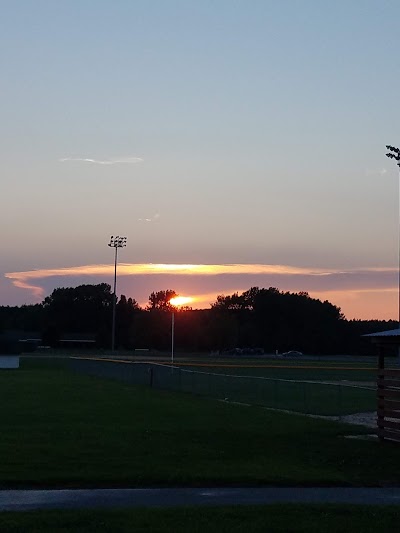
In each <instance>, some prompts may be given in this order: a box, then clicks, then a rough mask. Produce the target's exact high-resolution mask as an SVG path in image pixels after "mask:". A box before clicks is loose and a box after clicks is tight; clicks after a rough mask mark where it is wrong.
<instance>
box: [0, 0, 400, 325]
mask: <svg viewBox="0 0 400 533" xmlns="http://www.w3.org/2000/svg"><path fill="white" fill-rule="evenodd" d="M1 8H2V9H1V12H2V16H1V21H0V25H1V31H0V49H1V52H0V53H1V69H0V76H1V96H0V117H1V120H0V136H1V143H0V154H1V185H2V187H1V192H2V194H1V195H0V222H1V225H0V227H1V229H0V231H1V241H2V254H1V260H0V305H21V304H24V303H35V302H40V301H42V299H43V298H44V297H45V296H46V295H48V294H50V293H51V291H52V290H53V289H54V288H55V287H60V286H64V287H66V286H75V285H78V284H81V283H99V282H107V283H110V284H112V283H113V268H114V266H113V261H114V256H113V250H112V249H110V248H109V247H108V246H107V244H108V242H109V239H110V236H111V235H123V236H127V238H128V242H127V247H126V248H124V249H122V250H120V253H119V260H120V266H119V276H118V291H117V292H118V294H121V293H123V294H126V296H131V297H133V298H136V299H137V300H138V301H139V302H140V303H141V304H145V303H146V301H147V298H148V295H149V294H150V292H152V291H157V290H163V289H173V290H175V291H176V292H177V293H179V294H181V295H182V296H192V297H193V298H194V300H193V304H192V305H193V307H208V306H209V305H210V303H211V302H213V301H215V298H216V295H217V294H232V293H233V292H235V291H239V292H242V291H244V290H246V289H248V288H250V287H251V286H259V287H270V286H274V287H277V288H279V289H281V290H285V291H286V290H290V291H308V292H309V293H310V295H311V296H313V297H317V298H321V299H324V300H325V299H328V300H329V301H331V302H332V303H334V304H335V305H338V306H339V307H341V308H342V311H343V312H344V313H345V315H346V317H347V318H384V319H388V318H393V319H397V318H398V264H399V255H398V241H399V174H398V168H397V167H396V165H395V163H394V162H393V161H391V160H389V159H387V158H386V157H385V153H386V149H385V145H386V144H393V145H395V146H399V145H400V120H399V119H400V116H399V115H400V106H399V105H397V99H398V95H399V88H400V66H399V60H398V58H397V55H398V54H397V52H398V50H399V45H400V34H399V31H398V21H399V20H400V3H399V2H398V1H397V0H389V1H385V0H380V1H378V0H376V1H371V0H353V1H351V2H348V1H342V0H338V1H336V2H327V1H324V0H322V1H321V0H315V1H312V0H303V1H295V0H292V1H288V0H279V1H275V0H274V1H272V0H251V1H249V0H236V1H233V0H215V1H211V0H202V1H199V2H188V1H185V0H180V1H178V0H158V1H157V0H154V1H153V0H142V1H135V0H119V1H118V0H116V1H111V0H107V1H106V0H68V1H66V0H65V1H64V0H58V1H57V2H54V1H51V0H31V1H29V0H17V1H15V2H1Z"/></svg>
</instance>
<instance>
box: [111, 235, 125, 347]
mask: <svg viewBox="0 0 400 533" xmlns="http://www.w3.org/2000/svg"><path fill="white" fill-rule="evenodd" d="M126 240H127V238H126V237H120V236H119V235H117V236H116V237H114V236H113V235H111V238H110V242H109V243H108V246H110V248H114V249H115V260H114V294H113V316H112V330H111V352H112V353H114V349H115V312H116V304H117V262H118V248H125V246H126Z"/></svg>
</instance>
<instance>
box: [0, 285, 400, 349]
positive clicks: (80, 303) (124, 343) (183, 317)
mask: <svg viewBox="0 0 400 533" xmlns="http://www.w3.org/2000/svg"><path fill="white" fill-rule="evenodd" d="M175 296H177V294H176V292H175V291H174V290H170V289H168V290H163V291H157V292H152V293H151V294H150V295H149V299H148V304H147V305H146V306H145V307H144V308H142V307H140V306H139V304H138V302H137V301H136V300H135V299H134V298H127V297H126V296H125V295H121V297H120V298H119V299H118V301H116V346H117V347H118V348H119V349H125V350H133V349H153V350H162V351H165V350H168V349H169V348H170V345H171V312H172V311H173V312H174V315H175V321H174V322H175V326H174V331H175V346H176V350H177V351H191V352H195V351H219V352H220V353H224V352H227V353H229V352H232V350H235V349H239V348H240V349H243V350H244V351H246V350H248V351H252V350H253V351H255V350H256V351H258V352H262V351H263V352H265V353H276V352H279V353H282V352H285V351H289V350H298V351H301V352H303V353H306V354H320V355H324V354H326V355H329V354H359V355H363V354H375V348H374V347H373V346H372V345H371V343H370V342H369V341H367V340H366V339H363V338H362V335H363V334H365V333H371V332H374V331H383V330H386V329H393V328H395V327H397V323H396V322H394V321H382V320H368V321H365V320H347V319H346V318H345V316H344V315H343V313H342V312H341V310H340V308H339V307H337V306H335V305H333V304H332V303H330V302H329V301H327V300H325V301H321V300H318V299H315V298H311V297H310V296H309V294H308V293H306V292H299V293H291V292H283V291H280V290H279V289H277V288H275V287H269V288H268V289H266V288H259V287H251V288H250V289H249V290H247V291H245V292H243V293H241V294H239V293H234V294H231V295H228V296H226V295H220V296H218V297H217V299H216V301H215V302H214V303H213V304H212V305H211V307H210V308H209V309H201V310H197V309H196V310H193V309H191V308H190V307H187V306H186V307H183V308H175V307H174V306H173V305H171V303H170V300H171V299H172V298H174V297H175ZM113 298H114V296H113V293H112V292H111V286H110V285H109V284H107V283H101V284H98V285H80V286H78V287H66V288H65V287H63V288H57V289H55V290H54V291H53V292H52V293H51V294H50V295H49V296H47V297H46V298H45V299H44V300H43V302H42V303H40V304H35V305H22V306H20V307H9V306H2V307H0V343H1V338H2V337H3V339H4V336H6V333H7V332H10V331H18V332H21V331H26V332H28V331H32V332H33V331H34V332H37V333H38V334H39V335H40V338H41V343H42V344H44V345H48V346H52V347H57V346H59V345H60V341H61V340H62V339H63V338H65V336H66V335H68V334H69V335H71V334H75V335H76V336H80V337H82V336H83V337H84V336H90V337H91V338H93V339H94V340H95V346H96V347H97V348H104V349H108V348H109V347H110V342H111V324H112V312H113V303H114V300H113ZM1 334H3V335H1Z"/></svg>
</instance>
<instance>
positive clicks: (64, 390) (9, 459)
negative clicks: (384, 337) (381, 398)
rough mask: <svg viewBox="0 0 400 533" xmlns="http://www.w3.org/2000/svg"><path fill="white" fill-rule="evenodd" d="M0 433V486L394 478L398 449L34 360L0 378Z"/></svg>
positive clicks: (320, 425) (316, 424)
mask: <svg viewBox="0 0 400 533" xmlns="http://www.w3.org/2000/svg"><path fill="white" fill-rule="evenodd" d="M58 364H59V365H60V364H61V363H58ZM0 425H1V428H2V437H1V439H0V480H1V481H0V484H1V486H2V487H3V488H4V487H29V486H35V487H37V486H48V487H83V486H87V487H89V486H168V485H191V486H200V485H202V486H206V485H261V484H263V485H265V484H269V485H275V484H276V485H282V486H283V485H304V486H307V485H386V484H393V483H395V484H398V483H399V482H400V461H399V459H400V448H399V447H398V446H396V445H395V444H391V443H385V444H384V445H382V444H379V443H377V442H371V441H361V440H354V439H345V438H343V437H344V435H349V434H357V433H362V432H363V430H362V429H360V428H359V427H355V426H347V425H344V424H339V423H334V422H327V421H322V420H316V419H311V418H308V417H304V416H298V415H288V414H278V413H274V412H271V411H267V410H265V409H263V408H257V407H254V408H253V407H251V408H250V407H244V406H239V405H232V404H229V403H224V402H219V401H216V400H211V399H202V398H199V397H195V396H192V395H187V394H182V393H170V392H166V391H165V392H164V391H156V390H154V389H150V388H148V387H134V386H130V385H125V384H122V383H119V382H116V381H112V380H104V379H99V378H94V377H87V376H81V375H75V374H72V373H70V372H69V371H68V370H65V369H64V368H62V366H59V367H54V368H51V367H48V366H47V363H46V362H42V363H40V366H35V364H34V362H29V363H25V362H23V364H22V367H21V369H19V370H10V371H5V372H1V373H0Z"/></svg>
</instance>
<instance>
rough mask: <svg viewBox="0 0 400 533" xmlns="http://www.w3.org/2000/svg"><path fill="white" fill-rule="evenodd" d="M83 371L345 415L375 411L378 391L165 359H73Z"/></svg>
mask: <svg viewBox="0 0 400 533" xmlns="http://www.w3.org/2000/svg"><path fill="white" fill-rule="evenodd" d="M70 363H71V367H72V369H73V370H75V371H78V372H80V373H85V374H89V375H92V376H97V377H102V378H111V379H117V380H119V381H124V382H127V383H132V384H136V385H145V386H150V387H153V388H155V389H165V390H172V391H178V392H184V393H190V394H197V395H201V396H207V397H212V398H217V399H221V400H229V401H235V402H239V403H246V404H251V405H260V406H264V407H270V408H275V409H282V410H289V411H297V412H299V413H307V414H315V415H335V416H338V415H344V414H351V413H356V412H365V411H373V410H374V409H375V406H376V403H375V390H374V389H369V388H367V387H361V386H360V387H358V386H357V385H355V386H354V385H351V384H343V385H342V384H333V383H327V382H317V381H309V380H290V379H282V378H269V377H265V376H241V375H240V376H238V375H231V374H220V373H216V372H204V371H199V370H193V369H187V368H180V367H178V366H170V365H165V364H162V363H143V362H136V361H118V360H112V359H107V360H105V359H84V358H71V359H70Z"/></svg>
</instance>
